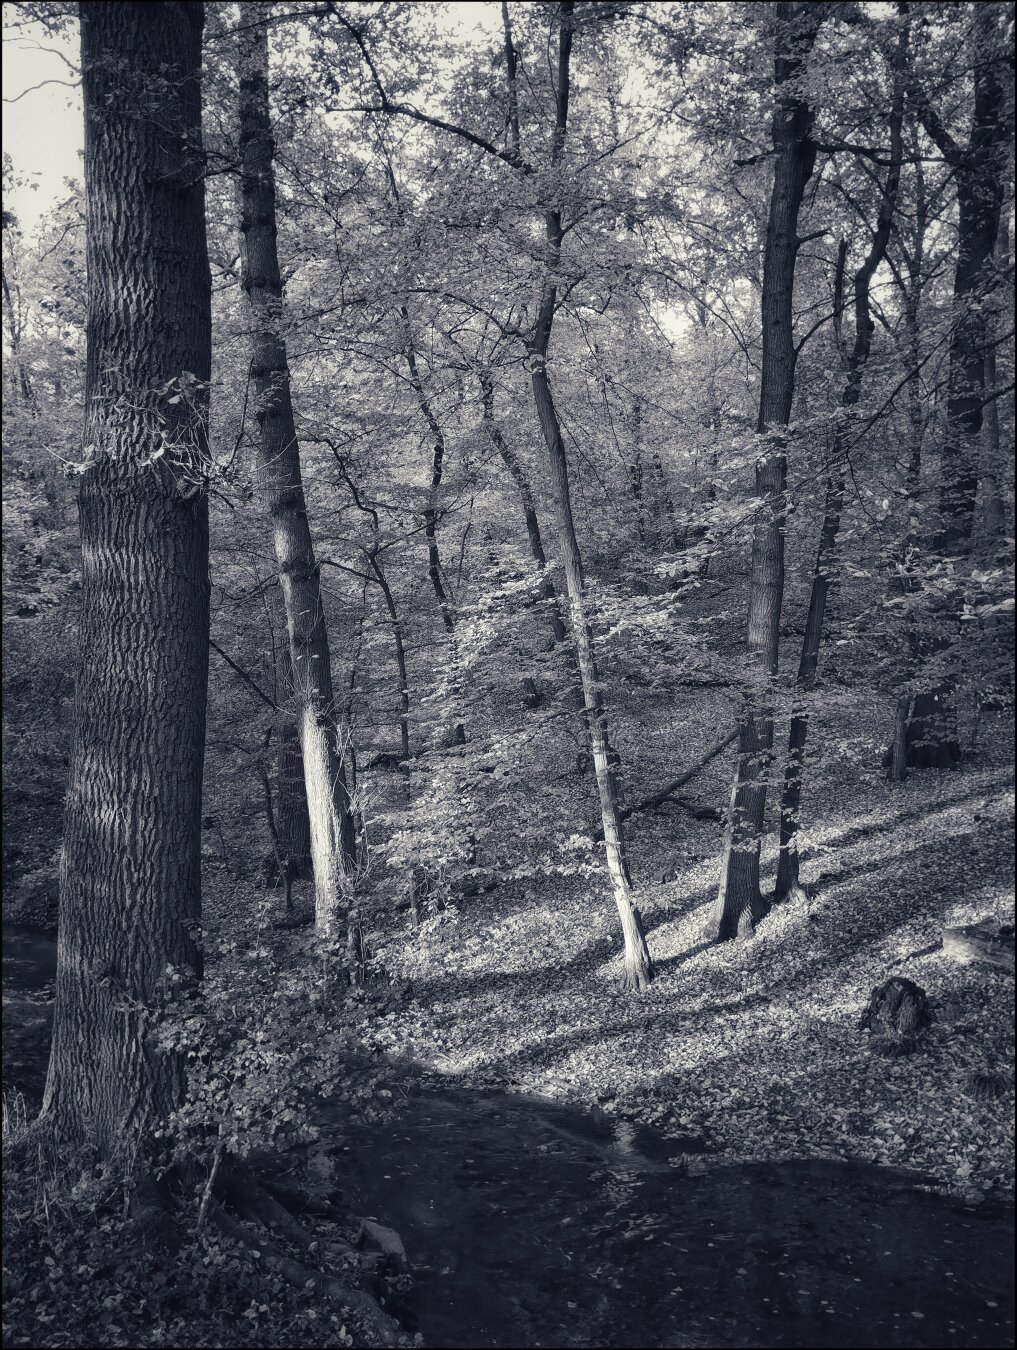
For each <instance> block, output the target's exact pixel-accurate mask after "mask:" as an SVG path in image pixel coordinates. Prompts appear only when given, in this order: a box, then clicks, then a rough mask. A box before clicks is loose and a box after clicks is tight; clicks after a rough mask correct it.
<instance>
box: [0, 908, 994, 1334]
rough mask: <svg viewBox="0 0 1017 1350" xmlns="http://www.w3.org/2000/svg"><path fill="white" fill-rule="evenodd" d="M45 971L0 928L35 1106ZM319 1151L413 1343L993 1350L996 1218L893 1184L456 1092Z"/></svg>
mask: <svg viewBox="0 0 1017 1350" xmlns="http://www.w3.org/2000/svg"><path fill="white" fill-rule="evenodd" d="M54 961H55V958H54V944H53V941H52V940H51V939H50V938H47V937H44V936H43V935H40V934H38V933H34V932H31V931H29V930H25V929H18V928H11V927H5V929H4V959H3V1003H4V1009H3V1020H4V1042H3V1067H4V1083H5V1086H6V1087H7V1088H8V1089H10V1088H11V1087H18V1088H21V1089H22V1090H24V1091H25V1093H26V1096H28V1097H29V1098H30V1099H34V1100H35V1101H37V1100H38V1098H39V1095H40V1093H41V1088H42V1084H43V1081H44V1078H45V1061H46V1050H47V1039H48V1024H49V1001H50V998H51V992H52V979H53V969H54ZM326 1137H327V1138H328V1139H329V1142H330V1144H331V1146H332V1149H333V1151H334V1155H335V1158H336V1163H337V1171H338V1174H339V1179H340V1181H341V1185H342V1187H343V1189H344V1191H345V1192H346V1195H347V1197H348V1199H349V1202H350V1204H351V1206H352V1208H353V1209H354V1210H355V1211H356V1212H358V1213H360V1214H363V1215H364V1216H365V1217H367V1218H375V1219H377V1220H378V1222H380V1223H383V1224H386V1225H388V1226H390V1227H392V1228H394V1229H396V1231H397V1232H398V1233H399V1234H400V1236H401V1237H402V1239H403V1242H404V1243H405V1246H406V1251H407V1254H408V1256H409V1260H410V1263H411V1265H412V1267H413V1271H414V1280H415V1288H414V1291H413V1294H412V1295H411V1305H410V1312H411V1315H412V1316H413V1317H414V1318H415V1319H416V1322H417V1325H418V1326H419V1329H420V1331H421V1332H422V1334H423V1336H424V1340H425V1343H426V1344H428V1345H431V1346H447V1347H485V1346H492V1347H519V1346H534V1347H551V1346H576V1347H582V1346H604V1347H608V1346H611V1347H627V1346H631V1347H640V1346H647V1347H678V1346H684V1347H717V1348H719V1347H728V1346H730V1347H738V1346H746V1347H752V1346H773V1347H783V1346H788V1347H792V1346H801V1347H811V1346H815V1347H854V1346H858V1347H862V1346H865V1347H869V1346H871V1347H883V1346H886V1347H898V1346H900V1347H904V1346H916V1347H943V1346H952V1345H956V1346H958V1347H965V1348H967V1347H1005V1346H1010V1345H1012V1344H1013V1319H1012V1299H1013V1266H1012V1252H1013V1231H1014V1225H1013V1210H1012V1207H1006V1206H1003V1205H997V1204H983V1205H982V1206H979V1207H977V1208H969V1207H965V1206H963V1205H961V1204H959V1203H958V1202H955V1201H952V1200H950V1199H947V1198H944V1197H943V1196H940V1195H930V1194H927V1193H926V1192H923V1191H920V1190H916V1189H914V1187H913V1186H912V1185H911V1184H910V1182H909V1180H908V1179H907V1177H906V1175H905V1174H903V1173H898V1172H893V1171H888V1170H885V1169H881V1168H878V1167H872V1166H867V1165H861V1164H859V1165H853V1164H847V1163H832V1162H831V1163H828V1162H821V1161H798V1162H790V1163H767V1164H750V1165H741V1166H717V1165H711V1164H710V1160H709V1157H708V1155H707V1156H704V1158H703V1160H702V1166H701V1167H697V1166H694V1167H693V1169H692V1171H693V1172H694V1173H696V1174H694V1175H693V1174H689V1173H687V1172H686V1171H685V1169H684V1167H676V1166H673V1165H672V1162H671V1161H670V1159H671V1157H672V1153H671V1151H672V1149H674V1148H676V1147H679V1148H680V1147H682V1144H681V1142H680V1141H679V1142H678V1143H677V1144H675V1143H674V1142H672V1141H668V1140H665V1139H663V1138H662V1137H661V1136H659V1135H657V1134H655V1133H654V1132H653V1131H651V1130H649V1129H647V1128H645V1127H643V1126H639V1125H634V1124H631V1123H629V1122H626V1121H619V1120H612V1119H609V1118H607V1117H606V1116H603V1114H602V1113H598V1114H597V1115H591V1114H587V1113H585V1112H582V1111H578V1110H574V1109H571V1108H568V1107H563V1106H559V1105H557V1104H556V1103H553V1102H550V1101H547V1100H545V1099H542V1098H534V1097H525V1096H516V1095H495V1094H485V1093H480V1092H469V1091H466V1090H462V1089H455V1088H450V1089H449V1090H447V1091H443V1092H441V1093H440V1094H437V1093H421V1094H419V1095H415V1096H410V1097H408V1098H406V1099H405V1100H403V1101H401V1102H400V1103H399V1105H398V1107H397V1109H396V1110H395V1111H394V1113H393V1115H392V1117H391V1119H389V1120H388V1121H387V1122H385V1123H383V1124H380V1125H378V1124H372V1125H370V1126H367V1125H353V1124H351V1123H349V1122H347V1121H340V1120H336V1119H333V1121H332V1122H331V1124H329V1125H327V1126H326ZM684 1147H685V1149H686V1150H688V1149H689V1148H690V1147H691V1145H690V1144H689V1143H686V1144H685V1145H684Z"/></svg>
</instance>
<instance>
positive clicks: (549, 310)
mask: <svg viewBox="0 0 1017 1350" xmlns="http://www.w3.org/2000/svg"><path fill="white" fill-rule="evenodd" d="M573 23H574V5H573V4H572V3H571V0H563V2H562V4H561V6H560V9H559V33H558V72H557V74H558V79H557V100H556V104H557V106H556V116H555V129H554V139H553V142H552V148H551V165H552V167H553V168H557V166H558V165H559V164H560V162H561V158H562V152H563V149H564V145H565V134H566V129H567V126H568V106H569V71H570V62H571V55H572V36H573ZM544 227H545V242H546V260H547V274H546V279H545V282H544V286H543V289H542V292H541V296H540V306H539V309H538V312H537V321H536V324H535V326H534V330H533V333H532V334H531V336H530V339H529V342H528V355H529V364H530V374H531V382H532V387H533V400H534V403H535V405H536V409H537V417H538V419H539V421H540V428H541V431H542V432H543V435H544V442H545V444H546V446H547V452H548V458H549V460H550V465H551V481H552V483H553V485H554V495H555V503H556V506H557V511H558V536H559V543H560V546H561V551H562V560H563V562H564V565H565V583H566V587H567V589H568V597H569V604H570V608H571V616H572V637H573V641H574V643H575V648H576V660H577V663H578V666H579V676H580V680H581V683H582V689H583V702H584V706H585V709H586V716H587V725H588V727H589V733H590V749H591V753H592V757H593V765H594V772H595V774H596V778H597V793H598V796H599V799H600V815H601V824H602V828H603V831H604V846H605V851H606V854H607V867H608V874H609V876H610V878H611V886H612V890H613V893H614V900H615V905H616V906H617V909H618V917H619V919H620V921H621V928H622V936H623V939H624V943H625V974H624V981H623V982H624V985H625V987H626V988H629V989H644V988H646V986H647V985H648V984H649V983H650V981H651V980H652V979H653V962H652V960H651V959H650V952H649V949H648V947H647V945H646V937H645V934H644V932H643V924H642V919H641V917H640V914H639V910H638V909H637V908H636V906H635V903H634V902H633V899H632V882H631V878H630V876H629V867H628V859H627V857H626V852H625V836H624V832H623V829H622V822H621V813H620V810H619V806H618V792H617V787H616V783H615V775H614V768H613V765H612V755H611V742H610V735H609V730H608V720H607V711H606V709H605V707H604V699H603V691H602V688H601V684H600V676H599V673H598V671H597V665H596V660H595V657H594V650H593V633H592V630H591V628H590V623H589V619H588V617H587V612H586V582H585V578H584V575H583V560H582V554H581V553H580V549H579V540H578V538H577V537H576V528H575V522H574V520H573V516H572V497H571V491H570V488H569V472H568V460H567V459H566V456H565V444H564V442H563V440H562V434H561V425H560V423H559V421H558V414H557V411H556V410H555V406H554V399H553V397H552V394H551V386H550V383H549V382H548V378H547V350H548V344H549V342H550V338H551V329H552V325H553V323H554V313H555V305H556V301H557V290H556V286H555V282H554V275H555V272H556V270H557V268H558V265H559V263H560V261H561V245H562V239H563V237H564V231H563V229H562V218H561V211H560V209H558V208H557V207H552V208H550V209H548V210H547V211H546V212H545V215H544Z"/></svg>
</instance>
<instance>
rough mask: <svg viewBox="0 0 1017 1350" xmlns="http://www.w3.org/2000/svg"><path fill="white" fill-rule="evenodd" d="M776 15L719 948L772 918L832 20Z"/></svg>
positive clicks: (808, 12) (802, 8)
mask: <svg viewBox="0 0 1017 1350" xmlns="http://www.w3.org/2000/svg"><path fill="white" fill-rule="evenodd" d="M774 9H775V14H776V21H777V22H776V32H775V35H774V82H775V86H776V95H777V106H776V109H775V112H774V117H773V124H772V132H771V134H772V139H773V148H774V152H775V156H776V159H775V164H774V178H773V191H772V193H771V196H770V213H769V220H768V222H767V227H766V251H765V255H764V262H763V292H762V321H763V355H762V380H761V391H760V402H759V420H758V422H757V426H756V431H757V434H758V435H759V436H760V437H762V438H764V439H763V441H762V447H761V450H760V456H759V459H758V461H757V465H756V496H757V498H758V500H759V508H758V510H757V512H756V517H755V526H754V528H753V534H752V567H751V574H750V580H749V622H748V651H749V656H750V659H751V661H752V664H753V665H754V667H755V671H756V687H755V688H754V690H753V691H752V693H751V694H750V695H749V696H748V697H747V699H746V704H745V707H744V709H743V711H742V715H741V718H740V721H739V738H738V767H737V770H736V773H735V780H734V783H733V785H732V788H731V805H730V811H729V818H728V826H727V830H726V831H725V836H724V861H723V875H722V879H721V884H720V890H719V893H718V896H717V904H716V911H715V917H714V935H715V937H716V938H717V939H718V940H719V941H724V940H726V939H728V938H733V937H735V936H736V935H737V934H739V933H741V934H746V933H751V931H752V929H753V927H754V925H755V924H756V922H757V921H758V920H759V919H760V918H762V916H763V915H764V914H765V913H766V910H767V904H766V901H765V900H764V899H763V896H762V892H761V891H760V886H759V853H760V846H761V843H762V835H763V818H764V815H765V811H766V776H767V773H768V772H769V768H770V761H771V758H772V751H773V709H772V694H771V682H772V680H773V677H774V676H775V675H776V673H777V658H778V647H779V641H780V608H781V600H782V597H783V592H784V517H785V511H786V500H785V497H786V494H785V483H786V478H787V461H786V458H785V453H784V429H785V428H786V427H787V424H788V421H789V419H790V416H791V403H792V399H793V397H794V382H795V361H796V357H797V353H796V351H795V346H794V336H793V322H794V312H793V303H792V302H793V297H794V275H795V258H796V255H797V252H798V215H799V211H800V209H801V204H802V198H803V196H804V193H805V186H806V184H807V183H808V181H809V179H810V178H811V176H812V170H813V167H814V165H815V160H816V149H815V145H814V144H813V142H812V139H811V131H812V123H813V112H812V109H811V107H810V106H809V104H808V103H807V102H806V101H805V100H804V97H803V95H802V92H801V88H800V77H801V76H802V74H803V73H804V68H805V64H806V61H807V58H808V54H809V51H810V50H811V47H812V44H813V42H814V40H815V37H816V32H817V31H818V28H819V24H820V23H821V21H822V14H821V10H820V7H819V6H817V5H814V4H797V3H783V2H782V3H779V4H777V5H776V6H775V7H774Z"/></svg>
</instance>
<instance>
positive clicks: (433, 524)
mask: <svg viewBox="0 0 1017 1350" xmlns="http://www.w3.org/2000/svg"><path fill="white" fill-rule="evenodd" d="M399 312H400V314H401V315H402V320H403V325H404V327H405V332H406V347H405V350H404V353H403V355H404V356H405V358H406V365H407V368H408V369H409V372H410V387H411V388H412V390H413V392H414V394H416V396H417V402H418V404H419V405H420V411H421V413H423V416H424V421H425V422H426V423H427V425H428V428H429V430H430V432H431V437H432V453H431V482H430V484H429V486H428V490H427V505H426V506H425V508H424V537H425V538H426V540H427V575H428V576H429V577H430V579H431V587H432V589H433V590H434V594H435V597H436V598H437V601H438V608H439V609H440V610H441V621H442V623H443V624H444V625H445V629H446V631H447V632H449V633H451V632H453V631H454V630H455V626H456V622H455V617H454V616H453V613H452V605H451V603H450V602H449V598H448V593H447V592H446V590H445V585H444V582H443V581H442V566H441V555H440V553H439V552H438V491H439V489H440V488H441V477H442V472H443V469H444V464H445V433H444V431H443V430H442V427H441V423H440V422H439V421H438V419H437V418H436V417H435V415H434V409H433V408H432V407H431V402H430V399H429V398H428V397H427V394H426V393H425V392H424V385H423V382H422V381H421V378H420V371H419V369H418V368H417V353H416V348H415V347H414V345H413V334H412V333H411V332H410V315H409V311H408V310H407V309H406V307H405V306H403V307H402V308H401V309H400V311H399Z"/></svg>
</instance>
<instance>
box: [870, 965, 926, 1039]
mask: <svg viewBox="0 0 1017 1350" xmlns="http://www.w3.org/2000/svg"><path fill="white" fill-rule="evenodd" d="M931 1021H932V1014H931V1013H930V1011H929V1000H928V997H927V996H926V993H925V990H924V989H922V988H921V986H920V985H917V984H914V983H913V982H912V981H911V980H906V979H904V977H903V976H902V975H893V976H891V977H890V979H888V980H887V981H885V983H883V984H881V985H878V986H877V987H876V988H875V989H873V991H872V994H871V995H870V997H869V1003H868V1007H867V1008H866V1009H865V1011H864V1012H863V1013H862V1017H861V1023H860V1025H861V1027H862V1028H863V1029H864V1030H867V1031H868V1032H869V1034H870V1036H871V1042H870V1043H871V1046H872V1048H873V1050H875V1051H876V1052H877V1053H879V1054H885V1055H904V1054H907V1053H909V1052H910V1051H911V1050H913V1049H914V1048H915V1045H916V1043H917V1038H918V1034H919V1033H920V1032H921V1031H923V1030H924V1029H925V1028H926V1027H927V1026H928V1025H929V1023H930V1022H931Z"/></svg>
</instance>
